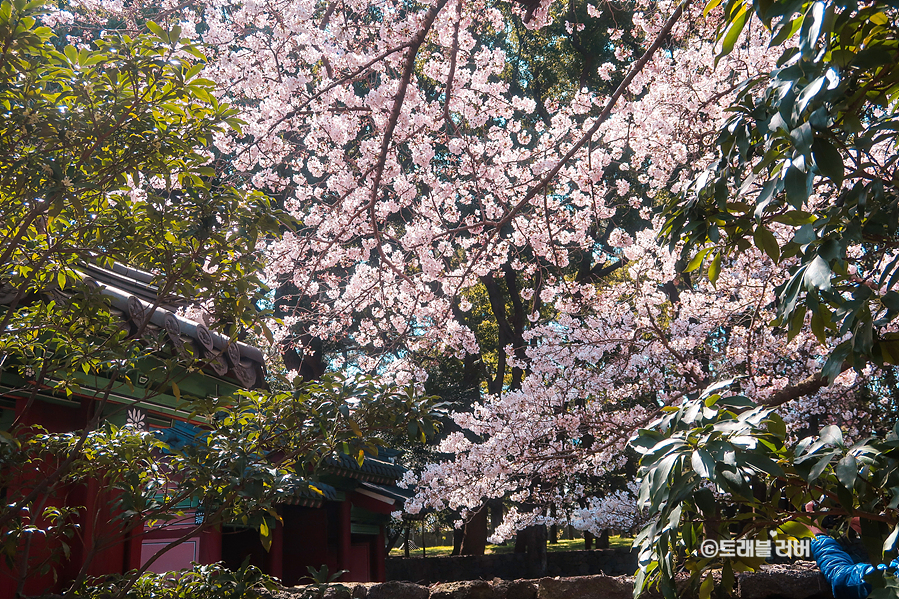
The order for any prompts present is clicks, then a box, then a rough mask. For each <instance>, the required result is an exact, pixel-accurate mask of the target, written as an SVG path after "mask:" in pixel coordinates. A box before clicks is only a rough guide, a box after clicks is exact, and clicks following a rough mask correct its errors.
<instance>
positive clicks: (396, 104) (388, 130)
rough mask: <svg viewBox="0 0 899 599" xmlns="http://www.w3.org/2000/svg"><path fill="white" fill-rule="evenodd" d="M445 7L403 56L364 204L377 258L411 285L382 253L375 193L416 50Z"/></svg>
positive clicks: (429, 17) (427, 20)
mask: <svg viewBox="0 0 899 599" xmlns="http://www.w3.org/2000/svg"><path fill="white" fill-rule="evenodd" d="M446 3H447V0H438V1H437V4H435V5H434V6H432V7H431V8H430V10H428V12H427V13H426V14H425V17H424V20H423V22H422V26H421V29H419V30H418V33H416V34H415V37H413V38H412V39H411V40H410V41H409V43H408V47H409V51H408V53H407V54H406V64H405V65H404V66H403V75H402V78H401V79H400V84H399V89H397V92H396V97H395V100H394V101H393V110H391V112H390V117H389V118H388V119H387V126H386V127H385V128H384V137H383V138H382V139H381V150H380V152H379V153H378V162H377V163H376V165H375V178H374V181H372V185H371V199H370V200H369V202H368V212H369V216H370V218H371V227H372V232H373V233H374V235H375V240H376V241H377V246H378V256H379V257H380V258H381V260H382V261H383V262H384V263H385V264H387V266H389V267H390V270H392V271H393V272H394V273H396V275H397V276H398V277H400V278H401V279H403V280H405V281H406V282H408V283H411V281H410V280H409V277H408V276H406V274H405V273H403V272H401V271H400V270H399V269H398V268H397V267H396V265H395V264H393V262H392V261H391V260H390V259H389V258H388V257H387V254H386V253H385V252H384V248H383V245H382V242H381V231H380V228H379V227H378V222H377V214H376V212H375V207H376V205H377V202H378V191H379V190H380V188H381V178H382V177H383V176H384V166H385V165H386V164H387V154H388V152H389V151H390V142H391V140H392V138H393V131H394V129H396V123H397V121H398V120H399V118H400V113H401V112H402V109H403V101H404V100H405V99H406V90H407V89H408V88H409V82H410V81H411V80H412V73H413V72H414V71H415V57H416V56H417V55H418V49H419V48H420V47H421V45H422V43H423V42H424V41H425V37H426V36H427V34H428V31H430V30H431V26H432V25H433V24H434V20H435V19H436V18H437V15H438V13H440V11H441V9H442V8H443V7H444V6H446Z"/></svg>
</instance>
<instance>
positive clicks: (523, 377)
mask: <svg viewBox="0 0 899 599" xmlns="http://www.w3.org/2000/svg"><path fill="white" fill-rule="evenodd" d="M704 8H705V7H704V6H702V5H700V4H694V3H692V2H690V1H689V0H684V1H683V2H681V3H676V2H670V1H661V2H652V3H650V2H646V1H643V0H634V1H627V2H606V3H595V4H594V3H590V2H587V3H585V4H579V3H576V2H569V3H563V2H553V1H552V0H543V1H540V2H533V1H527V2H520V3H512V4H511V5H509V4H507V3H504V2H493V1H490V0H428V1H426V2H417V3H410V2H398V1H395V0H386V1H384V2H379V3H372V2H368V1H367V0H344V1H337V0H334V1H331V2H321V1H318V0H301V1H296V0H291V1H289V2H288V1H286V0H269V1H266V2H260V1H256V0H207V1H206V2H203V3H181V2H176V1H174V0H167V1H166V2H163V4H162V8H157V7H154V8H152V10H153V11H156V18H157V19H158V20H163V19H167V20H169V21H170V22H171V23H175V22H177V23H178V24H180V26H181V27H182V29H183V31H184V32H185V35H188V36H191V37H193V36H196V37H197V38H198V39H201V40H202V41H203V42H204V43H205V44H207V45H208V48H209V54H210V60H209V62H208V64H207V65H206V68H205V70H204V73H205V76H206V77H208V78H210V79H212V80H213V81H215V82H217V84H218V92H217V93H218V94H219V95H220V97H221V98H224V99H227V100H228V101H229V102H230V103H231V104H233V105H235V106H239V107H242V115H241V116H242V118H243V120H245V121H246V125H245V126H244V127H243V129H242V131H241V132H240V133H239V134H229V133H222V134H219V135H216V136H214V138H213V139H212V140H211V146H210V150H211V151H212V152H214V153H215V155H216V156H219V157H221V159H222V160H227V161H229V162H228V163H229V172H230V174H231V175H232V176H233V177H235V178H243V179H246V180H249V181H250V182H251V183H252V184H254V185H255V186H257V187H259V188H262V189H264V190H266V191H267V192H269V193H270V194H272V195H273V196H275V197H277V198H278V199H279V201H280V203H281V205H282V206H283V208H284V209H286V210H287V211H289V212H290V213H291V214H292V215H293V216H294V217H295V218H296V219H297V220H298V221H300V222H301V223H302V224H301V226H300V227H299V228H298V229H297V230H296V231H290V232H286V233H285V235H284V236H283V238H282V239H281V240H279V241H277V242H275V243H271V244H268V245H265V246H264V248H262V249H264V251H265V252H266V253H267V255H268V257H269V260H268V267H267V270H266V273H265V276H266V279H267V280H268V281H270V282H272V283H273V284H275V285H277V286H278V287H279V291H278V295H277V298H276V304H277V308H278V310H279V311H280V313H281V314H282V316H283V318H282V324H281V325H280V328H279V330H278V335H277V341H278V342H279V343H281V344H282V349H283V351H284V354H285V361H286V363H287V364H288V366H289V367H290V368H294V369H296V370H298V371H300V372H305V373H306V374H307V375H308V376H311V377H314V376H316V375H317V374H320V373H321V372H322V371H323V370H324V369H326V368H327V369H351V370H361V371H365V372H371V373H377V374H379V375H380V376H383V377H387V378H390V379H392V380H395V381H396V382H398V383H401V384H405V383H409V382H412V383H416V384H418V385H422V386H426V385H428V384H429V380H430V381H431V383H433V381H434V380H435V379H440V380H443V381H445V380H447V379H452V383H453V384H454V385H456V387H457V388H458V389H459V390H460V393H461V394H462V395H464V396H465V397H466V401H465V402H464V403H465V405H464V408H465V409H460V410H459V411H457V412H456V413H455V415H454V426H453V427H452V430H451V431H450V432H449V434H448V435H447V436H446V437H445V439H444V440H443V441H442V443H441V445H440V447H439V448H438V450H439V451H440V452H444V453H447V454H451V455H452V456H454V457H453V459H451V460H449V461H446V462H441V463H435V464H432V465H430V466H428V467H426V468H424V469H423V471H422V472H420V473H418V472H417V473H414V474H413V475H410V477H409V482H410V483H415V484H417V485H418V486H419V493H418V495H417V497H416V499H415V500H414V501H413V502H412V503H411V505H410V507H409V509H410V510H412V511H415V510H419V509H422V508H425V507H434V508H437V509H442V508H451V509H454V510H458V511H460V513H461V514H462V517H463V518H464V517H466V515H467V513H468V512H469V511H472V510H476V509H478V508H479V506H481V505H482V504H483V502H484V500H485V499H487V498H506V499H508V500H511V501H514V502H516V504H517V505H518V507H517V508H516V509H514V510H511V511H510V512H509V514H508V515H507V518H506V521H505V522H504V523H503V525H501V526H500V527H498V528H497V531H496V538H497V539H499V538H506V537H508V536H510V535H512V534H513V533H514V531H516V530H519V529H522V528H524V527H527V526H529V525H532V524H541V523H545V522H551V521H552V517H551V516H550V512H549V511H548V506H555V507H556V512H557V513H558V514H560V516H559V518H560V519H561V518H563V517H564V518H569V517H570V518H573V519H574V521H575V522H577V523H579V525H580V526H583V527H584V528H586V529H590V528H591V527H594V526H596V523H598V522H599V523H605V524H604V525H607V526H614V527H620V528H627V527H629V526H630V525H632V524H633V523H634V522H635V521H636V518H637V517H638V514H637V513H636V510H635V509H631V510H630V511H628V510H627V509H625V507H624V506H625V505H626V504H627V499H626V498H627V496H628V495H627V494H628V490H627V488H626V487H625V488H621V489H619V490H618V491H616V492H612V493H608V494H607V495H605V496H602V497H600V496H597V495H594V493H595V491H596V489H593V488H591V484H590V481H591V480H595V479H597V478H600V477H602V476H604V475H606V474H608V473H609V472H613V471H616V470H619V469H621V468H622V467H624V466H625V462H626V454H625V450H624V446H625V442H626V440H627V439H628V438H629V437H630V436H631V435H632V434H633V433H634V431H635V430H637V429H639V428H640V427H642V426H645V425H646V424H648V423H649V422H651V421H652V420H653V419H654V418H655V417H656V416H657V413H658V410H659V408H660V407H661V406H666V405H671V404H676V403H679V402H680V401H681V400H683V399H684V398H686V397H688V396H690V395H691V394H694V393H697V392H699V391H700V390H701V389H703V388H705V387H706V386H708V385H709V384H711V383H713V382H714V381H716V380H719V379H722V378H728V377H732V376H740V377H743V378H742V379H741V380H740V383H739V384H740V385H741V386H742V389H743V391H744V393H746V394H749V395H751V396H753V397H755V398H758V400H760V401H761V402H763V403H767V404H769V405H771V406H778V405H782V406H783V407H782V408H780V409H781V411H782V413H783V418H784V419H785V421H787V423H788V424H789V425H790V426H791V427H792V428H791V430H799V429H801V428H802V427H805V426H808V424H809V422H810V419H814V424H815V425H816V426H817V425H818V424H823V423H825V422H835V423H838V424H840V425H845V426H847V427H849V428H850V429H853V427H856V428H857V427H858V423H860V422H862V421H863V420H864V419H865V417H866V414H868V415H869V416H868V417H869V419H870V418H871V416H870V415H871V414H873V413H876V412H872V410H875V409H876V406H874V407H872V406H871V405H870V402H859V401H857V400H856V399H855V397H856V392H857V391H858V390H859V389H862V388H865V387H866V386H868V387H871V386H872V385H876V383H875V382H872V381H878V380H880V379H879V376H880V374H879V371H878V370H877V369H876V368H874V367H869V368H868V369H867V370H862V371H860V372H851V373H845V374H843V375H841V376H840V377H838V378H837V380H836V381H835V383H834V384H833V385H832V386H830V387H825V386H824V385H823V384H816V385H812V386H809V385H808V384H807V383H808V381H809V379H810V377H811V378H814V377H815V376H816V375H817V373H818V372H819V371H820V370H821V367H822V365H823V364H824V362H825V360H826V358H827V356H828V355H829V354H830V352H831V350H832V349H833V346H834V344H835V343H839V342H840V340H838V339H831V338H823V339H819V338H818V337H816V336H815V335H814V334H813V332H812V331H811V330H810V329H808V328H807V327H806V326H805V323H804V322H803V321H802V320H801V319H800V321H790V323H787V324H784V325H782V326H781V327H780V328H772V327H770V326H769V323H770V322H771V321H772V320H773V319H774V318H776V316H777V310H778V306H777V305H776V297H777V293H776V291H775V290H776V289H777V288H778V286H781V285H783V284H784V282H785V281H788V280H789V278H790V276H791V273H790V271H789V269H790V268H791V267H792V266H793V265H792V264H791V263H790V262H789V260H780V261H776V260H772V255H771V254H772V252H770V251H767V248H769V246H770V243H766V242H762V241H760V242H759V243H757V244H756V245H757V246H758V247H753V246H751V245H750V246H748V247H747V248H745V251H742V252H740V253H738V254H725V253H723V252H721V253H717V254H715V255H714V258H713V259H710V260H708V261H707V262H706V261H704V260H703V258H704V257H705V254H703V255H702V256H699V257H698V258H694V257H693V256H692V255H688V256H685V257H681V254H680V252H679V251H678V250H679V247H675V248H674V251H672V250H671V248H669V247H660V246H659V245H658V243H657V236H658V234H659V232H660V231H661V230H662V228H663V224H664V222H663V220H662V219H661V218H660V217H659V216H658V212H659V208H660V207H661V206H663V205H664V204H666V203H668V202H669V201H670V200H671V199H672V198H673V197H675V196H676V195H677V194H679V193H681V192H682V191H684V190H686V189H687V188H688V186H689V184H690V182H691V181H693V179H694V177H695V176H697V175H698V174H699V173H700V172H702V170H703V169H704V168H705V167H707V166H708V165H710V164H713V163H714V161H715V160H716V146H715V143H714V142H715V139H716V136H717V133H718V130H719V129H720V128H721V126H722V125H723V124H724V123H725V121H726V120H727V118H728V115H729V113H728V112H727V109H728V107H729V106H731V104H732V103H733V102H734V101H735V99H736V97H737V93H738V91H739V88H740V85H741V82H742V81H744V80H747V79H752V78H754V77H757V76H760V75H764V74H766V73H769V72H770V71H771V70H772V69H773V68H774V67H775V66H776V61H777V59H778V57H779V55H780V53H779V52H773V51H771V50H770V49H769V48H768V34H767V31H766V29H765V28H764V27H763V26H762V25H760V24H759V23H757V22H753V23H750V24H749V25H746V26H744V24H745V20H744V22H741V23H740V26H739V27H735V26H730V27H728V28H726V29H725V30H724V31H723V34H722V36H721V38H720V41H719V40H718V36H716V30H717V28H718V26H719V25H721V24H722V23H725V24H726V23H729V22H730V21H726V20H725V19H724V14H723V11H722V9H721V8H720V7H717V8H716V7H714V6H710V7H709V9H708V10H704ZM73 10H74V9H73ZM148 10H151V8H149V7H146V6H143V5H141V4H140V3H135V4H132V5H130V6H129V7H124V6H123V5H122V4H119V3H116V2H112V1H109V0H106V1H105V2H104V1H99V2H97V1H96V0H79V4H78V7H77V11H76V12H78V11H81V12H78V14H77V16H76V17H72V20H73V22H75V23H78V22H81V20H85V21H89V19H90V18H92V17H90V15H98V14H100V15H106V17H108V15H109V14H115V15H119V18H121V19H122V20H123V22H125V23H128V24H130V25H129V26H134V27H139V25H140V22H141V15H142V14H144V13H143V12H142V11H144V12H145V11H148ZM704 13H707V14H704ZM106 17H104V18H106ZM64 18H68V17H65V15H62V13H61V16H60V19H64ZM618 19H620V25H619V26H618V27H616V26H614V23H615V22H618ZM600 22H601V23H603V24H604V25H603V27H604V28H605V32H606V33H604V34H603V36H602V37H600V38H598V39H599V40H600V42H595V41H594V43H595V44H598V46H600V47H602V48H606V49H608V50H609V53H610V57H609V60H607V61H604V62H603V63H602V64H589V63H588V61H586V60H585V59H584V58H583V55H581V57H580V58H579V59H577V60H576V62H577V66H576V67H575V68H571V69H569V72H570V73H577V76H576V77H575V76H572V75H570V74H569V75H568V76H567V78H566V77H557V78H556V79H554V80H553V81H554V84H553V85H551V86H547V85H545V84H546V83H547V82H548V80H547V79H541V74H542V73H545V69H537V61H536V59H534V56H537V55H542V56H546V55H547V54H551V52H552V48H553V47H554V46H553V44H559V43H567V44H570V45H571V47H572V48H574V50H575V52H572V53H570V54H571V56H575V57H577V56H578V54H577V47H576V46H577V44H578V43H580V42H582V41H583V40H584V39H585V38H586V36H587V35H588V34H591V35H592V34H595V30H596V24H597V23H600ZM610 22H611V23H613V25H611V26H610V25H608V23H610ZM560 25H561V27H559V26H560ZM553 27H555V29H554V30H552V29H551V28H553ZM550 31H555V32H556V33H554V34H550V33H548V32H550ZM541 32H544V34H543V35H541ZM579 40H580V41H579ZM534 44H543V46H541V47H538V48H534ZM555 55H558V56H560V57H561V56H562V55H561V54H558V53H557V54H555ZM529 56H530V58H531V60H530V62H529V60H528V57H529ZM560 61H561V58H560ZM557 62H559V61H557ZM563 70H564V69H561V70H560V71H559V72H561V71H563ZM541 82H542V83H543V84H544V85H541ZM781 225H782V226H783V227H789V224H783V223H781ZM766 230H768V229H766ZM786 234H787V231H786V229H783V230H781V229H779V228H778V225H777V224H772V225H771V226H770V235H772V236H775V238H776V237H777V236H779V235H786ZM710 235H711V234H710ZM767 239H768V238H767V237H765V240H766V241H767ZM759 248H761V249H759ZM778 257H779V256H778ZM700 273H705V274H707V275H708V276H699V275H700ZM819 379H820V377H819ZM816 380H818V379H816ZM856 432H861V431H856ZM422 433H424V431H422Z"/></svg>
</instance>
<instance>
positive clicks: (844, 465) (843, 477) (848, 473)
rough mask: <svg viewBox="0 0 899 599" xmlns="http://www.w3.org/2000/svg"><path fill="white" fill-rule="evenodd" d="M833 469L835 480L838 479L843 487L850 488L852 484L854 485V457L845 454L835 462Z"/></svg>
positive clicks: (856, 463) (856, 474) (855, 465)
mask: <svg viewBox="0 0 899 599" xmlns="http://www.w3.org/2000/svg"><path fill="white" fill-rule="evenodd" d="M834 471H835V472H836V475H837V480H839V481H840V482H841V483H842V484H843V486H844V487H846V488H847V489H850V490H851V489H852V487H853V485H855V479H856V477H857V476H858V462H857V461H856V459H855V457H853V456H851V455H847V456H846V457H844V458H843V459H842V460H840V461H839V462H837V465H836V466H835V467H834Z"/></svg>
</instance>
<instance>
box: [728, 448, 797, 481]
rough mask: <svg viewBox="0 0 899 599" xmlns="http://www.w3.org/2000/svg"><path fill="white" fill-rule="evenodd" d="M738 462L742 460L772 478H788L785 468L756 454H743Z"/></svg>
mask: <svg viewBox="0 0 899 599" xmlns="http://www.w3.org/2000/svg"><path fill="white" fill-rule="evenodd" d="M737 459H738V461H739V460H742V461H744V462H745V463H746V464H748V465H749V466H751V467H752V468H753V469H755V470H758V471H759V472H764V473H766V474H770V475H771V476H775V477H777V476H786V474H785V473H784V471H783V468H781V467H780V466H778V465H777V462H775V461H774V460H772V459H771V458H769V457H767V456H763V455H759V454H756V453H742V454H740V455H739V456H738V458H737Z"/></svg>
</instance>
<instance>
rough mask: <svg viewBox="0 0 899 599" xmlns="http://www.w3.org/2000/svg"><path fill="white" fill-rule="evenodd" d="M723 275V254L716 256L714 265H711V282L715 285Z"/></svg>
mask: <svg viewBox="0 0 899 599" xmlns="http://www.w3.org/2000/svg"><path fill="white" fill-rule="evenodd" d="M719 274H721V252H718V253H717V254H715V258H714V259H713V260H712V263H711V264H709V281H711V282H712V284H713V285H714V284H715V283H716V282H717V281H718V275H719Z"/></svg>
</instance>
